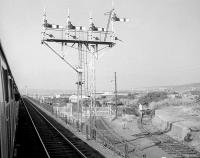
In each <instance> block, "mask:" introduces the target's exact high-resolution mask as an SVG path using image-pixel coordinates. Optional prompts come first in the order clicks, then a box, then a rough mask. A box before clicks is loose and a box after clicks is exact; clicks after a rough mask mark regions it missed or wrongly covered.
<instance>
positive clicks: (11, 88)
mask: <svg viewBox="0 0 200 158" xmlns="http://www.w3.org/2000/svg"><path fill="white" fill-rule="evenodd" d="M9 81H10V96H11V99H13V84H12V83H13V82H12V79H9Z"/></svg>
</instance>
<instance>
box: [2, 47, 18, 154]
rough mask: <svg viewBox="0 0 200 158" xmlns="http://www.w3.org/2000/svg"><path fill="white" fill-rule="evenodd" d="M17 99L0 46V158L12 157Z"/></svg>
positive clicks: (12, 80) (15, 88) (16, 90)
mask: <svg viewBox="0 0 200 158" xmlns="http://www.w3.org/2000/svg"><path fill="white" fill-rule="evenodd" d="M19 98H20V95H19V91H18V89H17V86H16V84H15V81H14V78H13V76H12V73H11V71H10V68H9V65H8V62H7V59H6V56H5V54H4V51H3V48H2V45H1V44H0V158H11V157H13V152H14V140H15V131H16V125H17V115H18V104H19Z"/></svg>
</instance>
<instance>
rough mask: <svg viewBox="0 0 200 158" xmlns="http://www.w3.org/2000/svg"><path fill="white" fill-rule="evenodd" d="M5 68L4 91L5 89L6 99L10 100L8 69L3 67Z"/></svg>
mask: <svg viewBox="0 0 200 158" xmlns="http://www.w3.org/2000/svg"><path fill="white" fill-rule="evenodd" d="M2 70H3V85H4V86H3V88H4V91H5V93H4V94H5V100H6V102H8V101H9V93H8V71H7V70H6V69H4V68H2Z"/></svg>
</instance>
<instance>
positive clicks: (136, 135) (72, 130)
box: [16, 97, 200, 158]
mask: <svg viewBox="0 0 200 158" xmlns="http://www.w3.org/2000/svg"><path fill="white" fill-rule="evenodd" d="M21 108H22V109H24V111H29V112H28V115H29V117H31V118H32V119H31V121H32V122H34V128H36V129H37V132H36V133H41V135H40V134H39V135H40V141H39V140H37V139H35V140H34V141H37V143H38V144H40V146H41V141H42V142H43V143H42V146H43V148H44V151H42V152H41V154H42V153H43V154H44V155H46V156H47V157H48V155H49V157H64V155H68V154H69V156H70V157H71V156H73V155H75V156H74V157H97V156H98V155H99V156H98V157H110V158H112V157H129V158H131V157H133V158H143V157H146V158H161V157H166V158H199V157H200V152H199V143H198V142H199V138H198V137H199V130H198V128H199V123H198V115H197V114H196V115H194V114H193V115H192V114H188V111H187V110H186V109H191V108H188V106H180V107H176V106H175V107H174V106H172V107H170V106H169V107H162V108H159V109H157V110H155V111H152V112H150V113H144V114H143V117H141V116H140V115H139V116H138V115H127V114H124V113H123V114H121V115H119V116H118V117H117V118H115V116H114V114H112V115H108V116H106V117H105V116H97V117H96V118H95V120H94V126H93V127H92V129H90V128H88V127H89V126H87V122H85V123H83V124H82V125H79V123H78V122H77V119H76V118H75V117H68V116H63V115H62V114H58V113H54V112H53V111H52V108H50V107H49V105H48V104H44V103H42V104H41V103H40V102H39V101H37V100H35V99H31V98H27V97H25V98H24V99H23V106H22V107H21ZM177 108H178V109H179V110H177ZM169 109H171V110H172V111H175V112H174V113H173V112H172V111H170V110H169ZM173 109H175V110H173ZM181 109H184V110H181ZM39 111H40V112H39ZM176 111H179V112H176ZM181 111H184V112H186V113H187V114H188V115H187V117H186V115H183V114H182V113H181ZM167 112H168V113H167ZM24 113H25V112H24ZM36 113H40V114H39V115H37V114H36ZM119 113H120V112H119ZM136 114H137V113H136ZM21 115H22V114H21ZM26 115H27V114H26ZM36 115H37V116H36ZM43 115H44V116H43ZM169 115H170V117H167V116H169ZM180 116H184V118H185V120H183V118H181V117H180ZM189 116H190V117H189ZM194 117H195V118H196V122H195V121H194ZM44 118H46V119H44ZM169 118H171V120H170V119H169ZM189 118H190V119H189ZM38 120H40V121H38ZM41 120H43V121H41ZM47 120H48V121H47ZM180 120H181V121H180ZM26 121H27V120H26ZM88 121H89V120H88ZM173 121H174V122H173ZM188 121H192V123H191V122H189V123H188ZM49 122H50V123H49ZM184 122H185V123H184ZM88 123H89V122H88ZM25 124H28V123H27V122H25ZM180 124H181V125H180ZM186 125H187V126H186ZM54 126H55V127H54ZM41 127H42V128H41ZM32 128H33V127H32ZM55 128H56V129H55ZM58 131H59V132H58ZM188 133H189V134H188ZM22 134H23V133H22ZM32 135H35V134H32ZM188 135H189V136H190V137H189V139H190V140H189V141H188V140H186V138H187V137H188ZM177 136H179V137H177ZM35 137H36V136H35ZM63 138H64V139H63ZM69 142H70V143H69ZM22 146H23V145H22ZM16 148H17V151H18V152H19V153H18V156H16V157H19V155H20V145H19V144H18V146H17V147H16ZM63 149H65V150H63ZM40 150H41V148H40ZM68 151H71V152H68ZM77 151H78V152H77ZM70 154H71V155H70ZM16 155H17V154H16Z"/></svg>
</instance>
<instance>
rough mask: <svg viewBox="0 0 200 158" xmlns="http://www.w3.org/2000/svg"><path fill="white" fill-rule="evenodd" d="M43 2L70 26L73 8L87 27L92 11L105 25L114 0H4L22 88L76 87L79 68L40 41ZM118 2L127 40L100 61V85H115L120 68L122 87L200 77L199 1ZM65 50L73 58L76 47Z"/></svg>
mask: <svg viewBox="0 0 200 158" xmlns="http://www.w3.org/2000/svg"><path fill="white" fill-rule="evenodd" d="M44 7H45V8H46V11H47V17H48V20H49V21H50V22H53V23H56V24H57V23H58V24H62V25H66V18H67V9H68V8H70V13H71V21H72V22H73V24H75V25H83V26H86V27H87V26H88V18H89V13H90V12H92V16H93V19H94V23H95V24H96V25H97V26H104V27H105V25H106V21H107V17H106V16H104V13H105V12H107V11H109V10H110V9H111V0H82V1H81V0H79V1H78V0H49V1H48V0H0V39H1V42H2V44H3V47H4V50H5V53H6V55H7V58H8V62H9V64H10V67H11V70H12V72H13V75H14V77H15V80H16V82H17V84H18V86H19V88H24V87H25V86H28V87H29V88H39V89H70V90H71V89H76V85H75V82H76V73H75V72H74V71H73V70H72V69H70V68H69V67H68V66H67V65H66V64H64V63H63V62H62V61H61V60H60V59H59V58H57V57H56V56H55V55H54V54H53V53H52V52H51V51H50V50H49V49H48V48H47V47H45V46H44V45H41V30H42V29H41V25H42V15H43V9H44ZM114 7H115V9H116V13H117V14H118V15H119V16H121V17H127V18H129V19H130V22H129V23H118V24H117V25H116V26H115V27H116V31H117V32H116V33H117V35H118V37H119V38H120V39H122V40H123V43H120V42H119V43H117V45H116V46H115V47H114V48H112V49H106V50H104V52H103V54H104V55H103V56H102V57H101V58H100V59H99V60H98V61H97V70H96V71H97V89H98V90H112V89H113V83H112V82H110V81H111V80H112V79H113V78H114V72H115V71H116V72H117V77H118V88H119V89H134V88H136V87H147V86H148V87H151V86H163V85H176V84H184V83H193V82H199V81H200V62H199V60H200V9H199V8H200V1H199V0H124V1H122V0H115V1H114ZM59 50H60V49H59ZM65 52H66V53H65V54H66V57H67V59H69V60H70V61H71V62H72V63H74V62H75V60H74V58H75V57H76V56H77V51H76V50H73V49H71V48H67V49H65ZM75 64H76V63H75Z"/></svg>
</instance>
